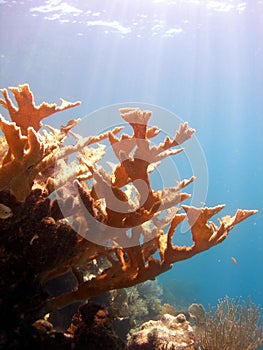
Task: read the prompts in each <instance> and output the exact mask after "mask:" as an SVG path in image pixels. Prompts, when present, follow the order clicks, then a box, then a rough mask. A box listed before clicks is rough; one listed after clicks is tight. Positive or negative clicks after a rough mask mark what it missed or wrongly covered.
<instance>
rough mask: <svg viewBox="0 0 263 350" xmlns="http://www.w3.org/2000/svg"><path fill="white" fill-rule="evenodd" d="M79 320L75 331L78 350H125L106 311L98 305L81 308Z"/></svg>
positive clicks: (75, 342)
mask: <svg viewBox="0 0 263 350" xmlns="http://www.w3.org/2000/svg"><path fill="white" fill-rule="evenodd" d="M76 318H78V319H79V323H78V324H77V326H75V327H76V329H75V330H74V338H73V344H74V349H76V350H82V349H83V350H84V349H89V350H100V349H101V350H105V349H108V350H124V349H125V344H124V343H123V342H122V341H121V340H120V339H119V338H118V337H117V336H116V334H115V333H114V331H113V329H112V326H111V321H110V319H109V317H108V315H107V312H106V310H105V309H104V308H103V307H101V306H100V305H99V304H96V303H88V304H84V305H82V306H81V307H80V308H79V314H78V316H77V317H75V319H76Z"/></svg>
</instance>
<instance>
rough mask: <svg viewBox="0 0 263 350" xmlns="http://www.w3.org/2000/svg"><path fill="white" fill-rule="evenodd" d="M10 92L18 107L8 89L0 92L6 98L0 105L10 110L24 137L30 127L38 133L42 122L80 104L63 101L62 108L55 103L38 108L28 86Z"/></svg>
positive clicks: (21, 86)
mask: <svg viewBox="0 0 263 350" xmlns="http://www.w3.org/2000/svg"><path fill="white" fill-rule="evenodd" d="M9 90H10V91H11V92H12V94H13V95H14V97H15V99H16V102H17V107H15V106H14V104H13V102H12V100H11V99H10V97H9V96H8V92H7V90H6V89H1V90H0V91H1V92H2V94H3V96H4V100H3V99H0V104H1V105H2V106H3V107H4V108H6V109H7V110H8V112H9V114H10V117H11V119H12V120H13V122H15V123H16V125H17V126H19V127H20V128H21V132H22V134H23V135H26V134H27V128H28V127H30V126H32V127H33V128H34V130H35V131H38V130H39V129H40V128H41V126H42V124H41V120H42V119H44V118H46V117H49V116H50V115H51V114H54V113H57V112H60V111H64V110H66V109H68V108H72V107H75V106H78V105H79V104H80V102H79V101H77V102H74V103H71V102H67V101H65V100H63V99H61V105H60V106H57V105H56V104H55V103H53V104H48V103H46V102H43V103H41V105H39V106H36V105H35V102H34V97H33V94H32V92H31V91H30V89H29V85H28V84H24V85H19V87H18V88H17V87H10V88H9Z"/></svg>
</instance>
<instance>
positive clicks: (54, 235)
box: [0, 85, 256, 338]
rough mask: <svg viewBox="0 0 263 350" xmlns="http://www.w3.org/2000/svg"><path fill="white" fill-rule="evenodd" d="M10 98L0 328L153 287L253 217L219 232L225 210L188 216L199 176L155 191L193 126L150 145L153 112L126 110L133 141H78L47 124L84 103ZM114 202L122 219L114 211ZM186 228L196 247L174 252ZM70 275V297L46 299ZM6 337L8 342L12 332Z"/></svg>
mask: <svg viewBox="0 0 263 350" xmlns="http://www.w3.org/2000/svg"><path fill="white" fill-rule="evenodd" d="M9 90H10V91H11V93H12V94H13V97H14V99H15V101H16V102H17V107H16V106H15V105H14V103H13V102H12V100H11V98H10V97H9V94H8V91H7V90H6V89H2V90H1V92H2V94H3V99H0V104H1V105H2V107H3V108H5V109H6V110H7V111H8V112H9V118H10V119H11V121H10V120H8V117H4V116H2V115H1V116H0V127H1V129H2V133H3V135H2V136H0V156H1V164H0V227H1V238H0V267H1V276H0V287H1V299H2V300H1V304H0V305H1V310H0V311H1V313H2V314H5V313H6V311H7V310H8V313H9V315H10V317H9V320H8V322H7V321H6V320H5V321H3V325H2V326H3V327H4V329H8V327H11V328H12V327H13V329H15V327H17V325H18V324H20V323H21V320H22V319H23V321H25V320H27V321H28V322H29V320H30V321H35V320H36V319H37V318H36V317H37V315H38V314H39V315H40V316H41V315H43V314H44V313H45V312H50V311H52V310H55V309H57V308H62V307H64V306H66V305H68V304H70V303H72V302H75V301H83V300H86V299H87V298H90V297H92V296H96V295H100V294H102V293H104V292H106V291H109V290H113V289H120V288H126V287H131V286H134V285H137V284H139V283H141V282H144V281H147V280H153V279H154V278H155V277H156V276H157V275H159V274H161V273H163V272H165V271H167V270H169V269H170V268H171V267H172V264H173V263H176V262H177V261H180V260H184V259H188V258H191V257H192V256H194V255H195V254H198V253H200V252H202V251H204V250H207V249H209V248H211V247H213V246H214V245H216V244H219V243H221V242H222V241H224V239H225V238H226V237H227V235H228V233H229V231H230V230H231V229H232V228H233V227H234V226H235V225H236V224H238V223H239V222H241V221H242V220H244V219H246V218H247V217H249V216H250V215H253V214H255V213H256V210H240V209H238V210H237V212H236V214H235V215H234V216H233V217H230V216H225V217H223V218H222V219H221V220H219V225H216V224H215V223H213V222H211V221H208V220H210V218H211V217H212V216H213V215H215V214H217V213H218V212H219V211H220V210H221V209H222V208H223V207H224V206H223V205H219V206H216V207H213V208H207V207H204V208H195V207H190V206H187V205H182V206H181V208H182V209H183V211H184V213H181V212H179V211H180V210H181V208H180V206H179V204H180V203H181V202H182V201H183V200H185V199H187V198H189V196H190V195H189V194H187V193H182V192H181V191H182V190H183V188H185V187H186V186H187V185H188V184H190V183H191V182H193V181H194V177H191V178H190V179H186V180H182V181H181V182H179V183H178V184H177V185H176V186H175V187H173V188H165V189H163V190H159V191H155V190H153V189H152V187H151V181H150V176H149V174H150V172H151V171H153V169H154V168H155V167H156V166H158V164H159V163H160V162H161V161H162V160H163V159H164V158H166V157H169V156H172V155H176V154H177V153H180V152H182V150H183V149H182V148H176V147H177V146H180V145H181V144H182V143H183V142H184V141H186V140H187V139H189V138H190V137H191V136H192V135H193V133H194V130H193V129H191V128H189V127H188V124H187V123H184V124H181V125H180V127H179V129H178V130H177V132H176V133H175V136H174V138H172V139H170V138H169V137H167V138H166V139H165V140H164V141H163V143H160V144H159V145H157V146H154V145H152V143H151V140H152V139H153V138H154V137H155V136H157V135H158V134H159V133H160V130H159V129H158V128H157V127H148V121H149V119H150V117H151V112H149V111H141V110H139V109H136V108H128V109H121V110H120V113H121V117H122V119H123V120H124V121H125V122H126V123H127V125H129V126H130V127H131V129H132V131H133V132H132V134H131V135H128V134H125V133H122V134H121V136H119V137H118V136H116V135H117V134H118V133H120V132H121V131H122V129H123V128H122V127H116V128H114V129H113V130H109V131H106V132H105V133H102V134H100V135H95V136H88V137H81V136H80V135H77V134H75V133H73V131H72V128H73V127H74V126H75V125H76V124H77V123H78V122H79V120H70V121H69V122H68V123H67V125H65V126H62V127H61V128H60V129H59V130H58V129H55V128H53V127H50V126H47V125H46V126H45V127H43V126H42V123H41V121H42V120H43V119H44V118H45V117H47V116H49V115H51V114H53V113H56V112H59V111H63V110H65V109H68V108H71V107H74V106H77V105H79V103H80V102H75V103H69V102H66V101H64V100H62V104H61V106H57V105H56V104H48V103H46V102H43V103H42V104H41V105H39V106H36V105H35V102H34V98H33V94H32V92H31V91H30V89H29V86H28V85H20V86H19V87H18V88H10V89H9ZM68 140H70V142H67V141H68ZM103 140H106V141H107V142H108V143H109V144H110V146H111V148H112V150H113V151H114V154H115V156H116V159H117V162H118V163H117V164H116V166H114V167H113V169H112V172H111V173H107V172H106V171H105V170H104V169H103V168H102V166H100V160H101V159H102V158H103V156H104V154H105V146H104V145H103V144H101V143H102V142H103ZM106 141H105V142H106ZM71 155H74V157H73V160H72V159H71V157H70V156H71ZM142 183H143V188H142ZM145 193H146V197H145V196H143V194H145ZM144 197H145V198H144ZM116 200H117V201H118V203H121V209H122V210H118V208H116V207H114V205H113V204H114V201H116ZM185 219H186V220H188V222H189V224H190V226H191V232H192V240H193V244H192V245H191V246H177V245H174V244H173V238H174V233H175V230H176V227H177V226H178V225H179V224H180V223H181V222H182V221H183V220H185ZM98 238H99V239H98ZM158 254H159V258H158ZM91 270H92V271H93V272H92V273H89V276H86V277H85V271H91ZM68 273H70V274H71V275H72V276H73V278H74V281H75V286H74V288H72V289H70V290H67V291H65V292H60V293H59V294H58V295H50V294H49V293H48V292H47V290H46V289H45V285H46V284H47V282H50V281H52V280H55V279H56V278H58V277H59V276H63V275H66V274H68ZM21 290H23V293H21ZM6 337H7V338H12V333H11V335H10V334H9V335H8V331H7V333H6Z"/></svg>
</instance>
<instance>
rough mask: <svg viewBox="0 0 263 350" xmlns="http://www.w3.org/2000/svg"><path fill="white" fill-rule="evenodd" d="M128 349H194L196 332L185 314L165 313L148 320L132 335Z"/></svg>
mask: <svg viewBox="0 0 263 350" xmlns="http://www.w3.org/2000/svg"><path fill="white" fill-rule="evenodd" d="M127 349H128V350H164V349H165V350H179V349H180V350H194V332H193V329H192V327H191V325H190V323H189V322H188V321H187V320H186V317H185V315H184V314H179V315H177V316H172V315H169V314H164V315H163V316H162V318H161V319H160V320H159V321H148V322H145V323H143V324H142V325H141V327H140V329H139V330H138V331H137V332H134V333H133V334H132V335H131V338H130V339H129V341H128V344H127Z"/></svg>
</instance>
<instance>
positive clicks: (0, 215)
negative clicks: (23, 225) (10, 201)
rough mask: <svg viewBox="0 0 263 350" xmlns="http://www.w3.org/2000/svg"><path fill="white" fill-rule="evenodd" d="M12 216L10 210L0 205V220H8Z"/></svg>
mask: <svg viewBox="0 0 263 350" xmlns="http://www.w3.org/2000/svg"><path fill="white" fill-rule="evenodd" d="M12 215H13V212H12V209H11V208H9V207H8V206H6V205H4V204H2V203H0V219H8V218H10V217H11V216H12Z"/></svg>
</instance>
